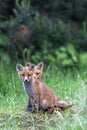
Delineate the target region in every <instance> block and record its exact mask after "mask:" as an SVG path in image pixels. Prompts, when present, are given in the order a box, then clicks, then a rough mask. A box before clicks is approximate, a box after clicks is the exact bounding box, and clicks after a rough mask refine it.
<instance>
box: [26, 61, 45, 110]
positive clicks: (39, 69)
mask: <svg viewBox="0 0 87 130" xmlns="http://www.w3.org/2000/svg"><path fill="white" fill-rule="evenodd" d="M32 66H34V70H33V72H34V77H36V78H37V79H39V80H40V79H41V76H42V70H43V62H40V63H39V64H38V65H37V66H36V65H35V64H32V63H30V62H27V63H26V67H31V69H32ZM31 101H32V99H31V97H30V96H29V99H28V106H27V110H28V111H32V103H31Z"/></svg>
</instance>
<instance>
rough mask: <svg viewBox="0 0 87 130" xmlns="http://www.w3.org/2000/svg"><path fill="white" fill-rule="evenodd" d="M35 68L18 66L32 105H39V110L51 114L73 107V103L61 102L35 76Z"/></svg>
mask: <svg viewBox="0 0 87 130" xmlns="http://www.w3.org/2000/svg"><path fill="white" fill-rule="evenodd" d="M34 67H35V66H34V65H32V66H31V67H23V66H22V65H21V64H17V66H16V69H17V72H18V75H19V78H20V79H21V81H22V83H23V86H24V89H25V91H26V93H27V94H28V95H29V96H30V98H31V100H32V101H31V102H32V104H37V105H38V108H42V109H44V110H47V111H49V112H53V111H54V110H59V109H62V108H66V107H71V106H72V103H67V102H64V101H61V100H59V99H58V98H57V96H56V95H55V94H54V92H53V91H52V89H51V88H49V87H48V86H47V85H46V84H44V83H43V82H41V81H40V80H38V79H37V78H36V77H35V76H34V72H33V70H34Z"/></svg>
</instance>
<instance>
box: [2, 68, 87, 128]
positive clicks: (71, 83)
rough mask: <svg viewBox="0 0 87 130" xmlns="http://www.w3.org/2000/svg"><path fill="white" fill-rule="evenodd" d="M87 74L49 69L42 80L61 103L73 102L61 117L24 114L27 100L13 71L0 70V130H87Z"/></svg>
mask: <svg viewBox="0 0 87 130" xmlns="http://www.w3.org/2000/svg"><path fill="white" fill-rule="evenodd" d="M86 77H87V72H86V71H85V70H83V71H76V70H67V71H66V70H65V71H64V70H63V71H62V70H60V69H59V68H58V67H57V66H48V68H46V69H45V70H44V73H43V77H42V80H43V81H44V82H45V83H46V84H48V85H49V86H50V87H51V88H52V89H53V90H54V92H55V94H56V95H57V96H58V97H59V98H60V99H62V100H65V101H72V102H73V104H74V105H73V107H72V109H71V110H70V109H68V110H66V111H64V112H62V114H60V113H58V112H54V113H53V114H47V113H44V112H42V111H40V112H39V111H38V112H37V113H29V112H27V111H26V106H27V100H28V97H27V95H26V94H25V92H24V90H23V87H22V84H21V81H20V80H19V78H18V75H17V72H16V70H15V69H14V67H13V68H11V67H10V68H9V66H7V67H6V66H2V67H1V69H0V130H86V129H87V85H86V83H87V78H86Z"/></svg>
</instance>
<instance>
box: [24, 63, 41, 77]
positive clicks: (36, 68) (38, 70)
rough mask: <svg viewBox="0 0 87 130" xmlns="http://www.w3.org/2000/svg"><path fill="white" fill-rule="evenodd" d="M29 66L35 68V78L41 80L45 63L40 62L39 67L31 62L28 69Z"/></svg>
mask: <svg viewBox="0 0 87 130" xmlns="http://www.w3.org/2000/svg"><path fill="white" fill-rule="evenodd" d="M29 66H34V70H33V73H34V77H35V78H37V79H41V76H42V71H43V62H40V63H39V64H38V65H37V66H35V65H34V64H32V63H30V62H27V63H26V67H29Z"/></svg>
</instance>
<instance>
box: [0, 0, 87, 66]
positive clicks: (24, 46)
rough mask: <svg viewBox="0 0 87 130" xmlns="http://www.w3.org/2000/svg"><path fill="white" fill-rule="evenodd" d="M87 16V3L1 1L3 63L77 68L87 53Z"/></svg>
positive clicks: (0, 30)
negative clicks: (83, 53)
mask: <svg viewBox="0 0 87 130" xmlns="http://www.w3.org/2000/svg"><path fill="white" fill-rule="evenodd" d="M3 5H5V6H4V7H6V10H3V8H4V7H3ZM86 14H87V1H86V0H73V1H70V0H66V1H65V0H62V1H60V0H54V1H52V0H49V1H47V0H44V1H40V0H30V1H29V0H13V2H11V0H7V1H5V0H4V1H1V5H0V17H1V22H0V34H1V36H2V38H1V40H0V50H2V51H1V52H2V53H1V54H0V59H2V54H3V53H4V54H3V55H7V57H9V58H10V59H12V62H13V61H14V62H15V61H17V60H19V59H20V60H21V59H22V60H29V61H30V60H31V61H32V62H33V61H34V62H38V61H39V60H40V59H41V60H43V61H45V62H46V63H49V62H53V63H57V64H60V65H63V66H67V65H69V66H70V65H73V64H74V65H77V63H78V62H80V56H79V54H80V53H81V52H83V51H86V49H87V38H86V36H87V17H86ZM3 57H4V56H3ZM9 61H11V60H9Z"/></svg>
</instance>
